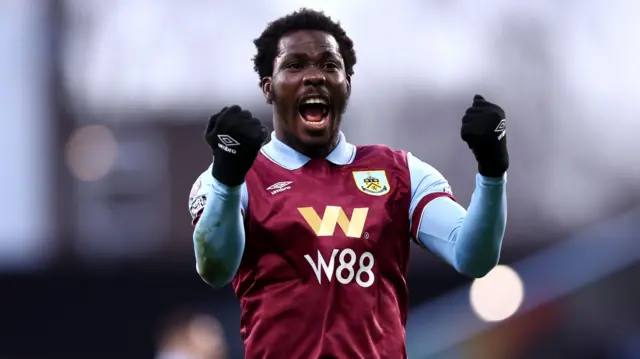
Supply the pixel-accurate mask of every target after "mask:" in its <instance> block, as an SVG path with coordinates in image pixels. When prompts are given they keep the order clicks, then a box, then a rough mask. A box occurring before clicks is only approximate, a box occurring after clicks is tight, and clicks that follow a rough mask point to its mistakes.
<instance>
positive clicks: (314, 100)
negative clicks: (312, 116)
mask: <svg viewBox="0 0 640 359" xmlns="http://www.w3.org/2000/svg"><path fill="white" fill-rule="evenodd" d="M310 103H319V104H322V105H327V101H325V100H324V99H323V98H320V97H311V98H308V99H306V100H305V101H304V102H303V104H305V105H306V104H310Z"/></svg>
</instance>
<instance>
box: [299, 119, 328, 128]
mask: <svg viewBox="0 0 640 359" xmlns="http://www.w3.org/2000/svg"><path fill="white" fill-rule="evenodd" d="M302 121H304V123H305V124H306V125H307V126H309V127H315V128H322V127H323V126H324V124H325V123H326V122H327V120H326V119H323V120H322V121H319V122H309V121H307V120H305V119H304V118H303V119H302Z"/></svg>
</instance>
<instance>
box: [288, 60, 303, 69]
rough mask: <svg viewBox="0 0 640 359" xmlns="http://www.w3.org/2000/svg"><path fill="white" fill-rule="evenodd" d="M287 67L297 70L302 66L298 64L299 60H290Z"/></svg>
mask: <svg viewBox="0 0 640 359" xmlns="http://www.w3.org/2000/svg"><path fill="white" fill-rule="evenodd" d="M287 68H288V69H293V70H299V69H301V68H302V65H300V63H299V62H292V63H290V64H288V65H287Z"/></svg>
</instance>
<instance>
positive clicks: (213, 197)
mask: <svg viewBox="0 0 640 359" xmlns="http://www.w3.org/2000/svg"><path fill="white" fill-rule="evenodd" d="M189 197H190V200H189V210H190V212H191V215H192V217H193V223H194V225H195V229H194V231H193V245H194V250H195V256H196V269H197V271H198V274H200V277H202V279H203V280H205V281H206V282H207V283H209V284H210V285H211V286H212V287H214V288H219V287H222V286H224V285H225V284H227V283H229V282H230V281H231V279H233V276H234V275H235V273H236V271H237V270H238V267H239V266H240V261H241V260H242V254H243V252H244V245H245V233H244V225H243V215H242V213H244V211H246V209H247V190H246V185H244V184H242V185H241V186H237V187H228V186H225V185H223V184H222V183H220V182H218V181H217V180H215V179H214V178H213V176H211V170H210V168H209V170H207V171H205V172H204V173H203V174H202V175H201V176H200V178H198V181H196V184H194V188H193V189H192V191H191V195H190V196H189Z"/></svg>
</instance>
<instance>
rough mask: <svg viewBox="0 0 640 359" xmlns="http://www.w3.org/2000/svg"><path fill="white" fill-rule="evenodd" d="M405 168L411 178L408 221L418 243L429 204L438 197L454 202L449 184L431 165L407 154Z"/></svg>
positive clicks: (412, 235) (412, 234)
mask: <svg viewBox="0 0 640 359" xmlns="http://www.w3.org/2000/svg"><path fill="white" fill-rule="evenodd" d="M407 166H408V167H409V175H410V177H411V204H410V206H409V221H410V223H411V228H410V229H411V237H412V238H413V239H414V241H416V242H417V243H419V242H418V241H417V240H416V239H417V238H418V230H419V228H420V222H421V220H422V212H423V211H424V208H425V207H426V205H427V204H429V202H431V201H433V200H434V199H436V198H439V197H447V198H450V199H451V200H453V201H455V198H454V197H453V192H452V190H451V186H450V185H449V182H447V180H446V179H445V178H444V176H443V175H442V174H441V173H440V172H438V170H436V169H435V168H433V167H432V166H431V165H429V164H427V163H425V162H423V161H421V160H420V159H418V158H416V157H414V156H413V155H412V154H411V153H407Z"/></svg>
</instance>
